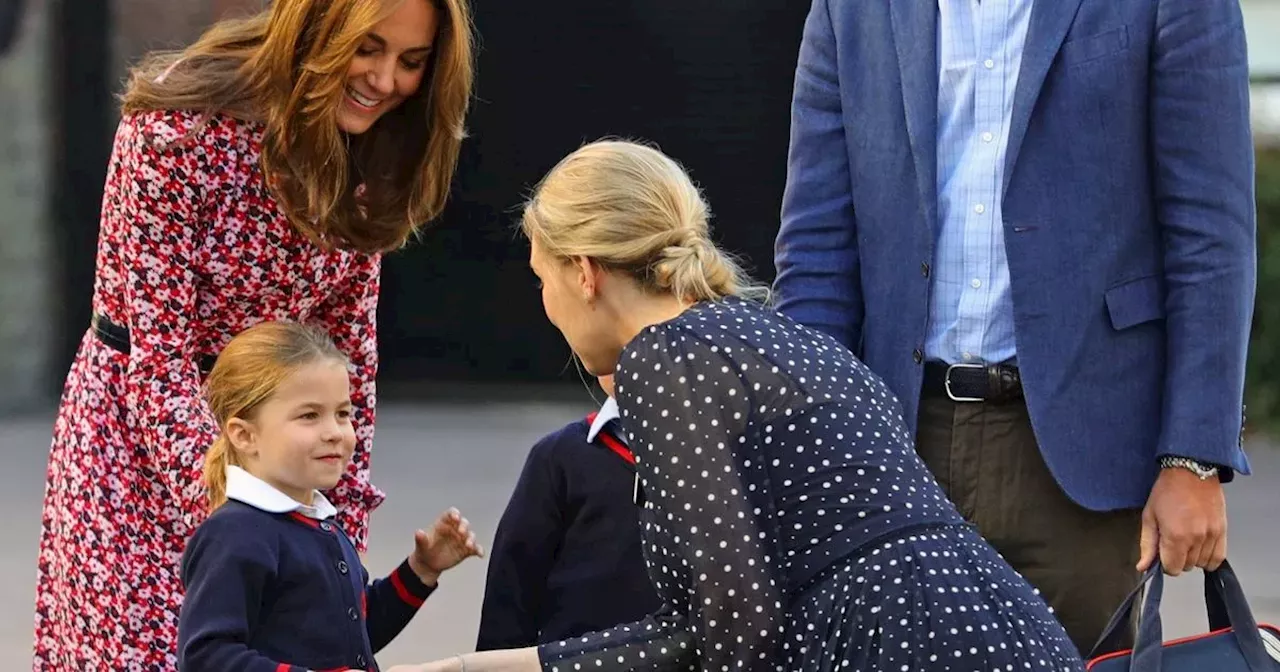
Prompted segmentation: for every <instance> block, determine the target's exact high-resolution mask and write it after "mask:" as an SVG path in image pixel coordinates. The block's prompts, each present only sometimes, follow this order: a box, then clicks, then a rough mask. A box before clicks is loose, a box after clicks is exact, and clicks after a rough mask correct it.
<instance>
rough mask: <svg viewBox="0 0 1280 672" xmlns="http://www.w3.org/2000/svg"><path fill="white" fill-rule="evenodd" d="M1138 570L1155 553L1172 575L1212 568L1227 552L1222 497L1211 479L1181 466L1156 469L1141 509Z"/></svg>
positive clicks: (1218, 488)
mask: <svg viewBox="0 0 1280 672" xmlns="http://www.w3.org/2000/svg"><path fill="white" fill-rule="evenodd" d="M1139 547H1140V549H1141V554H1140V556H1139V559H1138V571H1139V572H1145V571H1147V569H1148V568H1149V567H1151V563H1153V562H1154V561H1155V559H1156V555H1157V553H1158V554H1159V556H1160V563H1161V564H1162V565H1164V571H1165V573H1166V574H1168V575H1170V576H1177V575H1179V574H1181V573H1183V572H1186V571H1190V570H1192V569H1195V568H1197V567H1200V568H1203V569H1205V570H1208V571H1213V570H1215V569H1217V568H1218V565H1221V564H1222V561H1223V560H1224V559H1225V558H1226V557H1227V501H1226V497H1225V496H1224V495H1223V493H1222V483H1220V482H1219V481H1218V479H1216V478H1210V479H1206V480H1203V481H1202V480H1200V477H1199V476H1196V475H1195V474H1193V473H1191V472H1190V471H1188V470H1186V469H1180V468H1176V467H1171V468H1167V469H1161V470H1160V476H1159V477H1158V478H1156V484H1155V487H1153V488H1151V497H1150V498H1148V499H1147V506H1146V508H1145V509H1143V511H1142V538H1141V541H1140V542H1139Z"/></svg>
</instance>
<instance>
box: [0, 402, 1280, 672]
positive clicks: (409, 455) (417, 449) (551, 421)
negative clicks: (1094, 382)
mask: <svg viewBox="0 0 1280 672" xmlns="http://www.w3.org/2000/svg"><path fill="white" fill-rule="evenodd" d="M586 410H588V407H587V406H586V405H582V404H572V403H563V402H544V403H539V402H501V403H490V404H474V403H468V404H461V403H456V404H443V403H435V404H418V405H412V406H408V405H386V406H384V407H383V408H382V409H381V411H380V413H379V427H378V446H377V453H376V457H375V460H374V474H375V479H376V482H377V483H378V484H379V485H380V486H381V487H382V488H384V489H385V490H386V491H387V493H388V499H387V503H386V504H385V505H383V507H382V508H381V509H379V511H378V512H377V513H376V514H375V515H374V519H373V525H374V530H373V537H372V543H371V548H370V553H369V567H370V569H371V570H372V571H373V572H374V573H381V572H384V571H386V570H389V569H390V568H392V567H394V566H395V564H396V563H397V562H399V560H400V559H402V558H403V557H404V553H406V552H407V551H408V549H409V546H410V543H411V535H412V531H413V529H414V528H415V527H417V526H421V525H425V524H427V523H428V522H430V521H431V520H432V519H433V518H434V516H435V515H436V514H437V513H438V512H439V511H440V510H442V509H443V508H445V507H447V506H451V505H453V506H458V507H459V508H461V509H462V510H463V512H464V513H465V514H466V515H467V516H468V518H469V519H470V520H471V522H472V523H473V524H474V525H475V527H476V528H477V530H479V531H480V532H481V534H482V537H483V541H484V543H485V544H486V545H487V544H488V543H489V542H490V541H491V535H492V530H493V528H494V525H495V523H496V522H497V518H498V516H499V515H500V513H501V511H502V507H503V506H504V504H505V502H506V497H507V494H508V493H509V491H510V488H511V485H512V484H513V483H514V480H515V476H516V474H517V473H518V471H519V469H520V464H521V461H522V459H523V456H524V452H525V451H526V450H527V449H528V447H529V446H530V445H531V443H532V442H533V441H534V440H535V439H536V438H537V437H539V436H541V435H542V434H543V433H545V432H546V431H548V430H550V429H553V428H555V427H558V426H559V425H560V424H562V423H564V422H568V421H569V420H572V419H574V418H576V417H579V416H580V414H581V413H582V412H585V411H586ZM50 423H51V418H50V417H49V416H41V417H32V418H24V419H9V420H0V486H3V487H0V506H2V507H3V510H4V511H5V512H6V515H4V516H3V517H0V538H3V539H6V540H8V543H6V544H5V545H3V546H0V576H4V577H5V578H6V580H5V581H3V582H0V604H3V605H5V608H4V609H2V610H0V660H9V661H13V662H19V661H25V660H29V656H30V629H31V604H32V601H33V599H34V598H33V595H34V587H33V584H34V580H33V579H34V569H33V566H34V559H35V546H36V538H37V534H38V531H39V514H40V498H41V492H42V480H43V474H44V468H45V459H46V454H47V450H48V436H49V429H50ZM1251 455H1252V456H1253V461H1254V467H1255V475H1254V476H1252V477H1248V478H1244V479H1241V480H1240V482H1239V483H1238V484H1237V485H1233V486H1232V487H1231V488H1230V489H1229V495H1228V496H1229V502H1230V510H1231V532H1232V536H1231V558H1232V561H1233V564H1235V565H1236V567H1237V569H1238V570H1239V573H1240V574H1241V579H1242V580H1243V581H1244V584H1245V587H1246V589H1247V590H1248V591H1249V593H1250V600H1251V603H1252V606H1253V609H1254V612H1255V615H1256V616H1257V617H1258V619H1259V620H1263V621H1269V622H1272V623H1280V562H1277V558H1280V535H1277V534H1276V525H1275V522H1274V521H1275V517H1276V516H1277V515H1278V514H1280V450H1276V449H1275V448H1272V447H1269V446H1254V447H1253V448H1252V450H1251ZM484 567H485V566H484V562H483V561H472V562H470V563H468V564H466V565H464V567H462V568H459V569H458V570H455V571H454V572H453V573H452V574H451V575H450V576H448V577H447V579H446V583H444V584H443V585H442V587H441V589H440V591H439V592H437V593H436V595H435V596H434V597H432V599H431V600H429V601H428V604H427V606H426V607H424V610H423V613H422V614H421V615H419V617H418V618H417V619H416V620H415V621H414V622H413V624H412V625H410V627H409V629H408V630H406V631H405V634H403V635H402V636H401V637H400V639H399V640H398V641H397V642H396V643H395V644H393V645H392V646H391V647H389V648H388V649H387V650H386V651H384V652H383V654H382V655H381V656H379V659H380V661H381V662H382V663H383V664H384V665H386V664H392V663H396V662H410V661H422V660H427V659H432V658H437V657H442V656H446V655H449V654H452V653H454V652H459V651H467V650H470V649H471V647H472V646H473V645H474V641H475V640H474V638H475V629H476V624H477V622H478V619H479V601H480V597H481V594H482V590H483V577H484ZM1199 590H1200V582H1199V580H1198V577H1197V578H1184V579H1180V580H1176V581H1173V582H1172V583H1171V586H1170V591H1169V592H1170V593H1171V594H1170V595H1169V596H1168V597H1167V598H1166V608H1165V610H1164V614H1165V632H1166V634H1167V635H1168V636H1170V637H1173V636H1180V635H1186V634H1192V633H1195V632H1198V631H1199V630H1201V629H1202V628H1203V627H1204V623H1205V619H1204V616H1203V608H1202V607H1201V606H1200V602H1199V600H1200V597H1199ZM23 664H25V663H23Z"/></svg>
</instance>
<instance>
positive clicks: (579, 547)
mask: <svg viewBox="0 0 1280 672" xmlns="http://www.w3.org/2000/svg"><path fill="white" fill-rule="evenodd" d="M590 420H591V418H588V419H587V420H585V421H584V420H579V421H578V422H574V423H570V424H569V425H566V426H565V427H564V428H562V429H560V430H558V431H556V432H553V433H551V434H549V435H547V436H545V437H543V438H542V440H540V441H538V443H537V444H535V445H534V446H533V449H532V450H531V451H530V452H529V457H528V459H527V460H526V462H525V465H524V470H523V471H522V472H521V474H520V480H519V482H518V483H517V484H516V487H515V491H514V492H513V493H512V494H511V501H510V502H509V503H508V504H507V509H506V511H505V512H504V513H503V514H502V520H501V521H500V522H499V523H498V530H497V534H496V536H495V537H494V540H493V548H492V550H491V551H490V555H489V558H490V559H489V571H488V579H487V581H486V583H485V589H484V605H483V607H482V608H481V611H480V632H479V635H478V636H477V638H476V650H478V651H484V650H488V649H504V648H517V647H522V646H533V645H535V644H539V643H543V642H554V641H557V640H560V639H567V638H570V637H576V636H579V635H582V634H585V633H588V632H592V631H595V630H603V629H605V628H608V627H612V626H614V625H617V624H619V623H630V622H631V621H637V620H640V619H641V618H644V617H645V616H647V615H649V614H651V613H654V612H656V611H657V610H658V608H659V607H661V606H662V602H661V601H660V600H659V599H658V594H657V592H656V591H655V590H654V588H653V584H652V583H650V582H649V574H648V572H647V570H646V569H645V564H644V554H643V551H642V550H641V547H640V518H639V511H640V507H639V506H637V505H636V504H635V502H634V500H633V495H634V485H635V477H636V472H635V467H634V466H632V460H633V458H632V459H628V458H627V457H623V455H625V456H630V451H628V450H627V449H626V448H625V447H623V446H621V445H620V442H618V441H617V440H616V439H615V438H614V437H612V436H611V435H610V433H609V431H608V430H606V431H604V432H601V433H600V434H599V435H598V436H597V437H596V440H595V441H594V442H592V441H587V433H588V431H587V430H588V428H589V427H590Z"/></svg>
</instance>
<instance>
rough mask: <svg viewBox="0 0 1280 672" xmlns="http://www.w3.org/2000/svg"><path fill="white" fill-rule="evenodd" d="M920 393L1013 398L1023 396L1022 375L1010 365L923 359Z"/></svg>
mask: <svg viewBox="0 0 1280 672" xmlns="http://www.w3.org/2000/svg"><path fill="white" fill-rule="evenodd" d="M921 396H925V397H946V398H948V399H950V400H952V401H957V402H983V401H985V402H992V403H999V402H1005V401H1015V400H1018V399H1021V398H1022V376H1021V375H1020V374H1019V373H1018V367H1016V366H1014V365H1012V364H944V363H942V362H925V365H924V386H923V388H922V389H921Z"/></svg>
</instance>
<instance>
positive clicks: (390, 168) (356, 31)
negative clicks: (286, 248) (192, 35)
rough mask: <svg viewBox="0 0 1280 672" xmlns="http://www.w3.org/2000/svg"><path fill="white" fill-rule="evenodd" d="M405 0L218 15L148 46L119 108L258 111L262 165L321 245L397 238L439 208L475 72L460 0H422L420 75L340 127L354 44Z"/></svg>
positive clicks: (317, 0) (246, 116) (315, 2)
mask: <svg viewBox="0 0 1280 672" xmlns="http://www.w3.org/2000/svg"><path fill="white" fill-rule="evenodd" d="M405 1H407V0H278V1H277V2H275V3H273V6H272V9H270V10H267V11H265V12H262V13H261V14H258V15H257V16H253V17H249V18H244V19H231V20H226V21H222V22H220V23H217V24H215V25H214V26H213V27H212V28H210V29H209V30H208V31H206V32H205V33H204V35H203V36H201V37H200V39H199V40H197V41H196V42H195V44H192V45H191V46H189V47H187V48H186V49H184V50H182V51H176V52H175V51H169V52H155V53H152V54H150V55H149V56H147V57H146V58H145V59H144V60H143V61H142V62H141V63H140V64H139V65H138V66H137V67H135V68H134V69H133V71H132V72H131V75H130V81H129V85H128V87H127V89H126V91H125V93H124V95H123V97H122V109H123V112H124V113H125V114H130V113H134V112H142V111H150V110H194V111H198V112H204V113H215V112H221V113H223V114H227V115H230V116H233V117H236V118H239V119H243V120H247V121H256V122H260V123H262V124H263V125H264V126H265V133H264V139H263V147H262V159H261V162H262V169H263V172H264V174H265V175H266V177H267V180H268V183H269V184H270V185H271V187H272V189H273V191H274V193H275V195H276V198H277V200H279V202H280V206H281V207H282V208H283V209H284V212H285V214H286V215H287V216H288V218H289V221H290V222H291V223H292V224H293V226H294V227H296V228H297V229H298V231H300V232H301V233H302V234H303V235H305V236H307V237H308V238H309V239H311V240H312V241H313V242H315V243H316V244H318V245H321V246H324V247H333V246H343V247H349V248H353V249H356V250H360V251H363V252H382V251H387V250H392V249H395V248H398V247H400V246H401V245H403V244H404V243H405V242H406V241H407V240H408V239H409V237H410V236H411V235H412V234H413V233H414V232H415V231H416V230H417V229H418V227H419V226H420V225H422V224H425V223H427V222H429V221H431V220H433V219H435V218H436V217H438V216H439V215H440V213H441V212H442V211H443V210H444V205H445V201H446V200H447V198H448V195H449V186H450V183H451V181H452V179H453V174H454V171H455V170H456V168H457V164H458V151H459V146H460V145H461V143H462V138H463V137H464V136H465V134H466V129H465V127H464V122H465V118H466V112H467V108H468V105H469V104H470V100H471V88H472V81H473V78H474V75H473V71H472V67H473V63H472V58H473V56H472V22H471V11H470V9H469V7H468V5H467V0H427V1H429V2H431V3H432V4H433V5H434V6H435V7H436V9H437V11H438V13H439V28H438V32H437V35H436V39H435V42H434V46H433V49H432V54H431V58H430V61H429V63H428V66H427V67H429V68H430V72H429V74H428V75H427V76H426V77H424V78H423V83H422V86H421V87H419V89H418V91H417V92H416V93H415V94H414V95H413V96H411V97H409V98H408V99H407V100H405V101H404V102H403V103H402V104H401V105H400V106H399V107H397V108H396V109H394V110H391V111H389V112H387V113H386V114H384V115H383V116H382V118H380V119H379V120H378V121H377V122H376V123H375V124H374V125H373V127H372V128H370V129H369V130H368V131H367V132H365V133H363V134H360V135H358V136H351V137H348V136H346V135H345V134H343V133H342V132H341V131H340V130H339V128H338V124H337V114H338V106H339V104H340V103H341V100H342V96H343V95H344V90H345V86H346V73H347V68H348V67H349V66H350V64H351V60H352V58H354V57H355V53H356V49H357V48H358V47H359V45H360V42H361V41H362V40H363V39H364V38H365V35H366V34H368V32H369V31H370V30H372V28H373V27H374V26H375V25H376V24H377V23H378V21H379V20H381V18H382V17H383V16H386V14H387V12H388V11H389V9H390V8H389V7H388V5H391V6H392V7H391V8H393V6H394V3H395V2H405ZM361 184H363V186H364V194H363V195H362V196H360V197H359V199H357V196H356V193H355V192H356V187H357V186H359V185H361Z"/></svg>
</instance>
